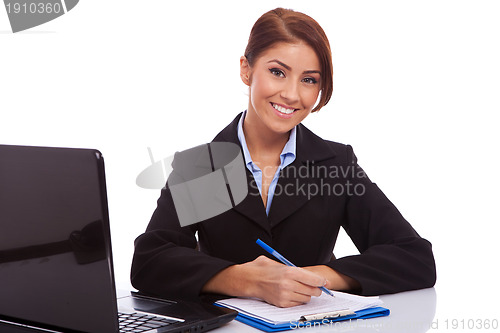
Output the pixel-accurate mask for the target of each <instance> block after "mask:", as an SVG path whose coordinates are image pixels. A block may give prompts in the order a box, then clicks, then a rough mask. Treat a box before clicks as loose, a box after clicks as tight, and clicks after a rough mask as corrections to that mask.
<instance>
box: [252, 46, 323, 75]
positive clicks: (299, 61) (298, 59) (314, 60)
mask: <svg viewBox="0 0 500 333" xmlns="http://www.w3.org/2000/svg"><path fill="white" fill-rule="evenodd" d="M273 60H279V61H280V62H282V63H284V64H286V65H288V66H290V67H291V68H292V70H294V69H296V70H300V71H303V70H304V71H305V70H317V71H319V70H320V62H319V59H318V56H317V55H316V52H314V50H313V48H312V47H310V46H309V45H307V44H305V43H292V44H290V43H277V44H275V45H273V46H272V47H270V48H268V49H267V50H265V51H264V52H262V54H261V55H260V57H259V58H258V59H257V63H260V64H267V63H268V62H272V61H273Z"/></svg>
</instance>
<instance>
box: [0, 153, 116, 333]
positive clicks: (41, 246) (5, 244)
mask: <svg viewBox="0 0 500 333" xmlns="http://www.w3.org/2000/svg"><path fill="white" fill-rule="evenodd" d="M0 226H1V229H0V300H1V301H0V319H4V320H9V321H15V322H20V323H24V324H31V325H33V326H40V327H45V328H53V329H56V328H62V329H63V330H64V331H65V332H67V331H70V330H75V331H84V332H116V331H118V329H117V327H118V323H117V310H116V296H115V289H114V281H113V271H112V270H113V269H112V262H111V246H110V242H109V239H110V237H109V220H108V213H107V203H106V190H105V180H104V162H103V159H102V156H101V154H100V153H99V152H98V151H95V150H86V149H64V148H40V147H18V146H2V145H0Z"/></svg>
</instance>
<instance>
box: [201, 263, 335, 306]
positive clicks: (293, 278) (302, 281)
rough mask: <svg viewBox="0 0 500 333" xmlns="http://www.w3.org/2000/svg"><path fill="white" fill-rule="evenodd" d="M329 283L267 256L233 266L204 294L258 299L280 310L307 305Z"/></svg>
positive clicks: (208, 286) (213, 279) (207, 286)
mask: <svg viewBox="0 0 500 333" xmlns="http://www.w3.org/2000/svg"><path fill="white" fill-rule="evenodd" d="M326 283H327V280H326V279H325V278H324V277H322V276H320V275H317V274H315V273H313V272H310V271H308V270H305V269H302V268H299V267H290V266H286V265H283V264H280V263H278V262H276V261H274V260H272V259H269V258H268V257H266V256H260V257H258V258H257V259H255V260H253V261H250V262H247V263H244V264H241V265H234V266H230V267H228V268H226V269H224V270H222V271H221V272H219V273H218V274H216V275H215V276H214V277H213V278H212V279H210V280H209V281H208V282H207V283H206V284H205V286H204V288H203V291H204V292H216V293H222V294H226V295H230V296H243V297H257V298H260V299H262V300H264V301H266V302H268V303H270V304H273V305H276V306H279V307H291V306H296V305H300V304H304V303H307V302H309V301H310V300H311V296H319V295H321V289H319V287H322V286H324V285H325V284H326Z"/></svg>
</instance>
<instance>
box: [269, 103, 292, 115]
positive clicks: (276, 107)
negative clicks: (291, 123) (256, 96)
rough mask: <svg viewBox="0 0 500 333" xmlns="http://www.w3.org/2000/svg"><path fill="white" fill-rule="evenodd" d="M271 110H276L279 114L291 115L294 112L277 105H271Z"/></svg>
mask: <svg viewBox="0 0 500 333" xmlns="http://www.w3.org/2000/svg"><path fill="white" fill-rule="evenodd" d="M272 106H273V108H275V109H276V110H278V111H279V112H281V113H284V114H291V113H293V112H294V111H295V109H287V108H284V107H282V106H280V105H277V104H274V103H273V104H272Z"/></svg>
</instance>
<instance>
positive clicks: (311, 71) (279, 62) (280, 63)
mask: <svg viewBox="0 0 500 333" xmlns="http://www.w3.org/2000/svg"><path fill="white" fill-rule="evenodd" d="M271 62H275V63H277V64H279V65H281V66H283V67H285V69H286V70H287V71H289V70H291V69H292V67H290V66H288V65H287V64H285V63H283V62H281V61H279V60H278V59H273V60H270V61H268V62H267V63H268V64H269V63H271ZM314 73H318V74H320V75H321V71H316V70H310V71H304V72H303V74H314Z"/></svg>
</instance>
